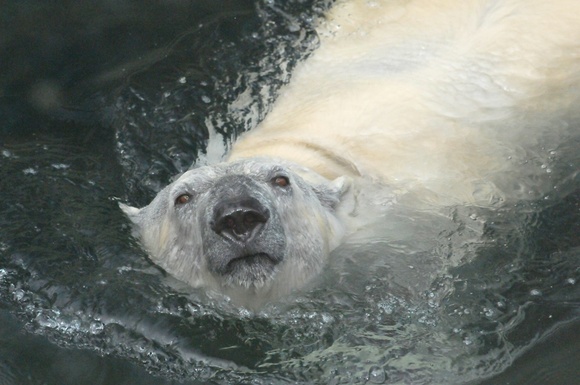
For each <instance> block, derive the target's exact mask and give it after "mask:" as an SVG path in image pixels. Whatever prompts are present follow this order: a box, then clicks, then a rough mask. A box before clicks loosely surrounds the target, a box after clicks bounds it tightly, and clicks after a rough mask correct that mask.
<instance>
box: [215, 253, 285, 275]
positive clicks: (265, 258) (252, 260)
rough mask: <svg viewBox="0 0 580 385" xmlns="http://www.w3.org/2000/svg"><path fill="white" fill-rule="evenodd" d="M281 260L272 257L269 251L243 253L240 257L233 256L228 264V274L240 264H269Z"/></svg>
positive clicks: (275, 263) (274, 263)
mask: <svg viewBox="0 0 580 385" xmlns="http://www.w3.org/2000/svg"><path fill="white" fill-rule="evenodd" d="M278 262H280V261H279V260H278V259H276V258H272V256H270V254H268V253H255V254H247V255H241V256H239V257H234V258H232V259H231V260H230V261H229V262H228V264H227V266H226V274H227V273H229V272H230V270H233V269H236V267H238V266H239V265H246V266H267V265H277V264H278Z"/></svg>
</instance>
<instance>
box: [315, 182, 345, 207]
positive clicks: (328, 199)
mask: <svg viewBox="0 0 580 385" xmlns="http://www.w3.org/2000/svg"><path fill="white" fill-rule="evenodd" d="M350 185H351V180H350V178H347V177H345V176H341V177H338V178H336V179H335V180H333V181H331V182H329V183H324V184H319V185H317V186H315V187H314V193H315V194H316V196H317V197H318V199H319V200H320V202H321V203H322V205H323V206H326V207H328V208H331V209H334V208H336V206H338V204H339V203H340V201H341V198H342V196H343V195H344V193H346V192H347V191H348V189H349V188H350Z"/></svg>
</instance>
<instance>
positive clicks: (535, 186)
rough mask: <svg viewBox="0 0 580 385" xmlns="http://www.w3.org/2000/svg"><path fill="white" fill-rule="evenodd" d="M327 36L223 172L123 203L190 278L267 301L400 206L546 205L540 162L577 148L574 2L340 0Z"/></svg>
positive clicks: (579, 46) (324, 31)
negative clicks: (146, 201) (533, 200)
mask: <svg viewBox="0 0 580 385" xmlns="http://www.w3.org/2000/svg"><path fill="white" fill-rule="evenodd" d="M318 33H319V36H320V47H319V48H318V49H317V50H316V51H315V52H314V53H313V54H312V55H311V56H310V57H309V58H308V59H307V60H306V61H304V62H303V63H301V64H300V65H299V66H297V68H296V70H295V72H294V74H293V76H292V80H291V81H290V83H289V85H287V86H286V87H285V89H284V90H283V91H282V93H281V95H280V97H279V98H278V99H277V100H276V102H275V104H274V106H273V109H272V111H271V112H270V113H269V114H268V116H267V117H266V118H265V120H264V121H263V122H262V123H261V124H260V125H259V126H258V127H257V128H255V129H254V130H252V131H250V132H248V133H246V134H244V135H243V136H242V137H241V138H240V139H239V140H238V141H237V142H236V143H235V144H234V145H233V147H232V149H231V152H230V154H229V155H228V158H227V159H226V160H225V161H224V162H221V163H218V164H214V165H210V166H205V167H201V168H197V169H193V170H190V171H187V172H185V173H184V174H183V175H181V176H180V177H179V178H178V179H177V180H176V181H174V182H173V183H171V184H170V185H169V186H168V187H166V188H165V189H164V190H162V191H161V192H160V193H159V194H158V196H157V197H156V198H155V199H154V200H153V201H152V202H151V204H150V205H148V206H146V207H145V208H142V209H137V208H133V207H130V206H125V205H122V208H123V210H124V211H125V213H126V214H127V215H128V216H129V218H130V219H131V220H132V221H133V223H134V224H135V231H136V234H137V235H138V237H139V238H140V239H141V241H142V243H143V245H144V247H145V248H146V249H147V250H148V252H149V253H150V254H151V257H152V259H153V261H155V262H156V263H158V264H159V265H160V266H161V267H163V268H164V269H166V270H167V271H168V272H169V273H171V274H172V275H174V276H175V277H177V278H178V279H180V280H183V281H185V282H187V283H189V284H190V285H192V286H196V287H206V288H209V289H212V290H216V291H219V292H222V293H225V294H227V295H229V296H232V297H234V298H235V299H237V300H239V301H240V302H241V303H245V304H248V303H259V302H264V301H268V300H271V299H273V298H276V297H279V296H281V295H285V294H286V293H288V292H290V291H291V290H293V289H296V288H300V287H302V286H303V285H305V284H306V283H307V282H308V281H309V280H310V279H311V278H312V277H314V276H316V275H317V274H318V273H319V272H320V271H321V269H322V268H323V266H324V265H325V263H326V259H327V257H328V255H329V253H330V252H331V251H332V250H333V249H334V248H336V247H337V246H338V245H339V244H340V243H341V242H342V239H343V237H344V236H345V234H349V233H351V232H353V231H356V228H357V227H358V226H361V223H365V222H368V221H369V217H371V216H373V215H375V216H376V215H379V216H380V215H388V207H389V205H393V204H407V205H409V204H410V205H417V206H422V207H428V208H431V209H433V208H437V207H442V206H447V205H454V204H470V205H483V206H499V205H501V204H505V202H511V201H515V200H519V199H524V198H529V197H530V196H531V197H538V196H541V195H542V194H544V193H545V192H546V191H547V190H548V189H550V188H552V187H553V181H547V182H546V180H545V178H542V177H541V176H542V175H541V172H544V173H545V170H541V171H540V167H535V166H534V164H536V163H540V164H543V163H542V162H543V161H544V160H546V159H548V158H549V157H550V156H552V155H553V154H554V151H557V149H558V148H559V147H558V146H559V145H560V144H561V143H566V142H570V141H574V140H578V136H579V135H578V133H579V127H580V108H579V106H580V104H579V103H578V102H579V101H580V2H578V1H577V0H553V1H545V0H384V1H381V0H373V1H370V0H348V1H338V2H337V3H336V4H335V5H334V6H333V7H332V8H331V10H330V11H329V12H328V14H327V15H326V18H325V20H322V21H321V22H320V26H319V27H318ZM574 169H575V170H572V171H571V173H577V171H578V170H577V168H576V167H574ZM368 191H372V193H369V192H368ZM381 191H384V194H382V193H381ZM363 206H365V207H366V209H363ZM385 207H386V208H385Z"/></svg>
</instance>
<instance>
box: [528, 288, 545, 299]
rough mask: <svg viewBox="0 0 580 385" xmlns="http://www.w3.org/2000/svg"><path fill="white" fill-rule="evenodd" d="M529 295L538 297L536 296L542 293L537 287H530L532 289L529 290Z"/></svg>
mask: <svg viewBox="0 0 580 385" xmlns="http://www.w3.org/2000/svg"><path fill="white" fill-rule="evenodd" d="M530 295H533V296H534V297H538V296H540V295H542V292H541V291H540V290H538V289H532V290H530Z"/></svg>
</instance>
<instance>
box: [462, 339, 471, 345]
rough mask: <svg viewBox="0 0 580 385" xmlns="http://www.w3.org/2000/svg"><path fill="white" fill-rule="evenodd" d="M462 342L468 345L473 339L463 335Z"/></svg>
mask: <svg viewBox="0 0 580 385" xmlns="http://www.w3.org/2000/svg"><path fill="white" fill-rule="evenodd" d="M463 343H464V344H465V345H467V346H469V345H471V344H473V340H472V339H471V338H469V337H465V338H464V339H463Z"/></svg>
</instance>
